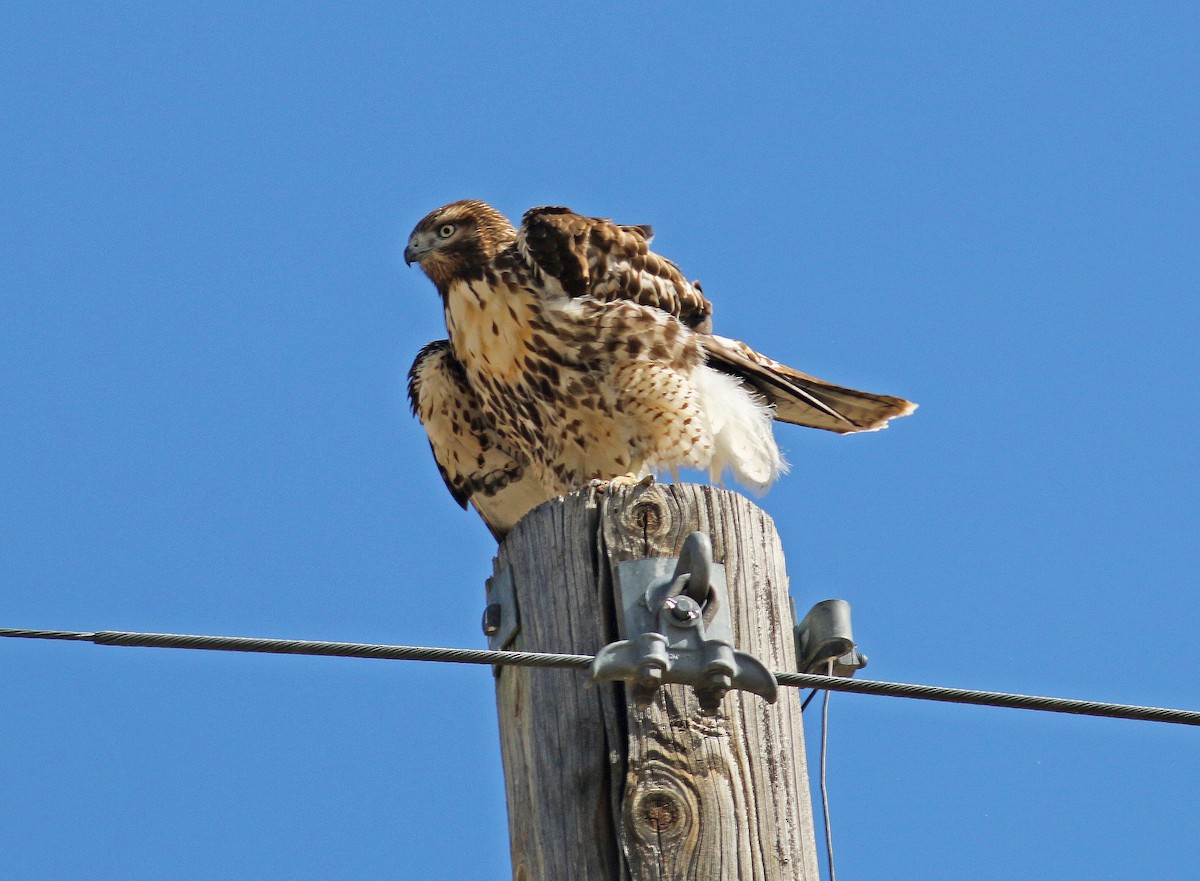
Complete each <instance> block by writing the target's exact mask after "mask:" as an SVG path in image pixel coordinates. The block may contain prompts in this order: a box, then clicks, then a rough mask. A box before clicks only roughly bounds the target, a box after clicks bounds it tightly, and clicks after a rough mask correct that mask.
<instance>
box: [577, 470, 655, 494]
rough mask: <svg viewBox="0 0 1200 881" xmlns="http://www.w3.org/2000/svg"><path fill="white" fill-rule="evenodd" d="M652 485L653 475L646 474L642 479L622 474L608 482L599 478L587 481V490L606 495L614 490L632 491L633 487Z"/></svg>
mask: <svg viewBox="0 0 1200 881" xmlns="http://www.w3.org/2000/svg"><path fill="white" fill-rule="evenodd" d="M653 483H654V475H653V474H647V475H645V476H644V477H639V476H638V475H636V474H622V475H620V476H618V477H613V478H611V479H609V480H602V479H600V478H599V477H597V478H595V479H594V480H589V481H588V488H589V489H592V490H595V491H596V492H598V493H606V492H610V491H611V490H614V489H632V488H633V487H635V486H650V485H652V484H653Z"/></svg>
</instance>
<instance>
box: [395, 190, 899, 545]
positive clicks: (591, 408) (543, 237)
mask: <svg viewBox="0 0 1200 881" xmlns="http://www.w3.org/2000/svg"><path fill="white" fill-rule="evenodd" d="M651 237H652V231H651V229H650V227H648V226H620V225H617V224H614V223H612V222H611V221H608V220H603V219H600V218H594V217H584V216H582V215H579V214H575V213H574V212H572V211H571V210H570V209H567V208H559V207H546V208H534V209H531V210H530V211H527V212H526V213H525V216H524V218H523V220H522V224H521V228H520V229H519V230H517V229H514V228H513V226H512V225H511V224H510V223H509V222H508V220H507V219H506V218H505V217H504V216H503V215H502V214H500V212H498V211H496V210H495V209H494V208H492V207H491V206H489V205H486V204H485V203H483V202H480V201H477V200H465V201H460V202H452V203H451V204H449V205H446V206H444V207H442V208H439V209H438V210H436V211H433V212H431V213H430V214H428V215H427V216H426V217H425V218H424V219H423V220H421V222H420V223H418V224H417V226H416V228H415V229H414V230H413V232H412V235H411V236H410V237H409V241H408V247H407V248H406V249H405V252H404V258H405V261H406V262H408V263H412V262H417V263H419V264H420V266H421V269H422V270H423V271H424V272H425V274H426V275H428V276H429V278H430V280H432V281H433V283H434V285H435V286H436V287H437V290H438V292H439V293H440V294H441V297H442V304H443V308H444V311H445V318H446V327H447V330H448V331H449V339H448V340H439V341H437V342H434V343H430V344H429V345H427V346H426V347H425V348H424V349H422V351H421V353H420V354H419V355H418V356H417V359H416V361H415V362H414V364H413V367H412V370H411V371H410V372H409V398H410V400H411V402H412V406H413V411H414V412H415V413H416V414H417V416H418V417H419V418H420V420H421V423H422V424H423V425H424V426H425V429H426V431H427V433H428V434H429V440H430V445H431V447H432V448H433V453H434V458H435V459H436V461H437V463H438V468H439V470H440V471H441V473H442V477H443V479H444V480H445V481H446V485H447V486H448V487H449V489H450V492H451V493H452V494H453V495H454V498H455V500H456V501H458V502H459V504H461V505H463V506H464V507H465V506H466V504H467V503H468V502H470V503H471V504H472V505H474V507H475V508H476V509H477V510H478V511H479V513H480V515H481V516H482V517H483V519H484V521H485V522H486V523H487V524H488V526H489V528H490V529H491V530H492V532H493V534H495V535H496V537H497V538H498V539H499V538H503V536H504V535H505V534H506V533H507V531H508V530H509V529H511V528H512V526H513V525H514V524H515V523H516V522H517V520H519V519H520V518H521V517H522V516H524V514H525V513H527V512H528V511H529V510H530V509H531V508H532V507H534V506H535V505H536V504H538V503H540V502H542V501H545V500H547V499H550V498H553V497H554V496H557V495H560V494H562V493H565V492H569V491H571V490H573V489H576V488H578V487H580V486H584V485H586V484H587V483H588V481H589V480H593V479H600V480H609V479H612V478H616V477H625V476H635V477H636V476H640V475H644V474H648V473H651V472H653V471H674V470H676V469H678V468H681V467H696V468H707V469H708V470H709V472H710V474H711V475H712V476H713V477H714V479H716V478H719V477H720V475H721V473H722V472H723V471H724V470H726V469H729V470H731V471H732V472H733V474H734V477H735V479H737V480H738V482H740V483H742V484H744V485H747V486H749V487H752V488H756V489H765V488H766V487H768V486H769V485H770V484H771V483H772V482H773V481H774V480H775V478H777V477H778V476H779V475H780V474H781V473H783V471H785V470H786V467H787V466H786V465H785V464H784V462H783V459H782V457H781V456H780V454H779V450H778V448H777V446H776V445H775V440H774V437H773V434H772V431H771V425H770V423H771V420H772V418H774V419H777V420H780V421H785V422H791V423H794V424H796V425H806V426H810V427H813V428H821V429H825V430H828V431H834V432H838V433H842V434H846V433H851V432H859V431H874V430H876V429H879V428H883V427H885V426H886V424H887V422H888V420H889V419H892V418H895V417H897V416H904V415H907V414H908V413H911V412H912V411H913V410H914V409H915V406H916V405H914V404H911V403H909V402H908V401H905V400H903V399H901V398H894V397H890V396H887V395H876V394H871V393H869V392H860V391H856V390H854V389H848V388H843V387H841V386H836V385H832V384H830V383H826V382H824V381H823V380H820V379H816V378H815V377H812V376H808V375H807V374H804V373H800V372H798V371H795V370H792V369H791V368H790V367H787V366H785V365H783V364H780V363H779V362H777V361H773V360H771V359H770V358H767V357H766V356H764V355H761V354H759V353H758V352H755V351H754V350H753V349H751V348H750V347H749V346H747V345H745V344H744V343H741V342H738V341H736V340H731V339H727V338H725V337H721V336H716V335H714V334H712V332H711V330H712V305H711V304H710V303H709V301H708V300H707V299H706V298H705V296H704V294H703V293H702V292H701V290H700V286H699V284H698V283H696V282H689V281H688V280H687V279H686V278H685V276H684V275H683V274H682V272H680V270H679V268H678V267H677V266H676V265H675V264H674V263H672V262H671V261H669V260H667V259H666V258H664V257H661V256H659V255H657V254H655V253H654V252H652V251H651V250H650V248H649V244H650V240H651Z"/></svg>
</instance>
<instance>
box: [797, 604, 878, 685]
mask: <svg viewBox="0 0 1200 881" xmlns="http://www.w3.org/2000/svg"><path fill="white" fill-rule="evenodd" d="M792 608H793V614H792V617H793V618H795V603H794V602H793V604H792ZM795 634H796V662H797V667H798V669H799V670H800V672H801V673H820V674H822V675H824V674H827V673H829V662H830V661H833V674H832V675H834V676H853V675H854V673H855V671H857V670H861V669H862V668H863V667H865V666H867V656H866V655H864V654H861V653H859V652H857V651H855V650H854V649H855V647H856V645H855V642H854V632H853V631H852V630H851V627H850V604H849V603H848V602H846V601H845V600H823V601H822V602H819V603H817V604H816V605H815V606H813V607H812V608H811V609H809V611H808V614H807V615H805V616H804V620H803V621H801V622H800V623H799V624H797V625H796V627H795Z"/></svg>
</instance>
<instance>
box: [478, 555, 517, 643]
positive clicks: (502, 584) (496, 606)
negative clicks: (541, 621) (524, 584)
mask: <svg viewBox="0 0 1200 881" xmlns="http://www.w3.org/2000/svg"><path fill="white" fill-rule="evenodd" d="M487 600H488V604H487V608H486V609H484V610H483V632H484V633H485V634H486V635H487V638H488V648H489V649H491V650H492V651H494V652H498V651H503V650H504V649H506V648H508V647H509V645H511V644H512V641H513V640H514V639H516V638H517V633H518V632H519V631H520V630H521V614H520V609H518V607H517V593H516V590H515V588H514V587H513V577H512V567H511V566H505V567H504V568H503V569H501V570H500V571H499V572H497V573H496V574H495V575H493V576H492V577H491V578H489V579H488V580H487Z"/></svg>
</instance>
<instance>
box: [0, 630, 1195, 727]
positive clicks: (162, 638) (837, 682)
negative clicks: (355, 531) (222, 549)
mask: <svg viewBox="0 0 1200 881" xmlns="http://www.w3.org/2000/svg"><path fill="white" fill-rule="evenodd" d="M0 637H9V638H14V639H62V640H73V641H77V642H91V643H95V644H96V645H115V646H141V647H145V648H176V649H205V650H209V651H234V652H265V653H268V654H284V655H322V656H329V657H346V658H379V659H385V660H395V661H442V662H447V663H456V664H498V665H505V666H516V667H558V668H570V669H576V670H586V669H588V668H589V667H591V664H592V660H593V659H592V656H591V655H567V654H552V653H549V652H510V651H499V652H497V651H487V650H482V649H452V648H435V647H432V646H402V645H373V644H367V643H356V642H313V641H310V640H301V639H259V638H253V637H240V636H199V635H192V634H178V633H135V632H129V631H123V630H98V631H95V632H86V631H77V630H29V629H17V628H0ZM775 679H776V681H777V682H778V684H779V685H783V686H789V687H799V688H814V689H825V690H828V691H849V692H854V693H857V694H875V695H883V696H885V697H902V698H910V699H913V700H933V701H944V702H948V703H958V704H976V705H979V706H989V707H1010V708H1014V709H1024V710H1039V711H1042V712H1050V713H1073V714H1077V715H1084V716H1104V717H1107V718H1113V719H1140V720H1144V721H1148V722H1168V723H1172V724H1176V725H1195V726H1200V711H1196V710H1177V709H1170V708H1167V707H1142V706H1134V705H1130V704H1112V703H1103V702H1100V701H1081V700H1072V699H1068V698H1056V697H1040V696H1037V695H1028V694H1007V693H1004V692H999V691H974V690H970V689H965V688H944V687H942V686H937V685H912V684H909V683H905V682H878V681H874V680H869V679H848V678H844V677H841V676H819V675H817V674H815V673H786V672H785V673H776V674H775Z"/></svg>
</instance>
